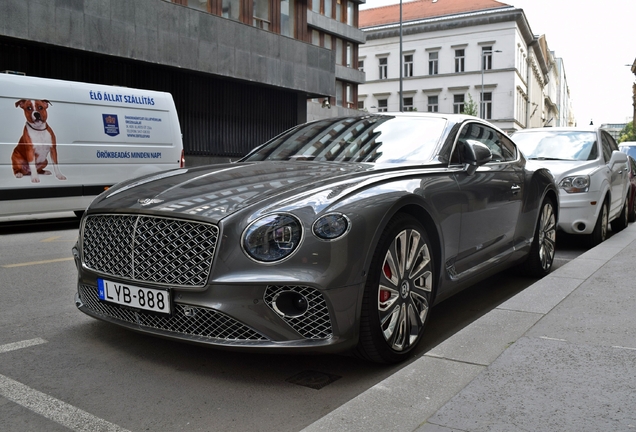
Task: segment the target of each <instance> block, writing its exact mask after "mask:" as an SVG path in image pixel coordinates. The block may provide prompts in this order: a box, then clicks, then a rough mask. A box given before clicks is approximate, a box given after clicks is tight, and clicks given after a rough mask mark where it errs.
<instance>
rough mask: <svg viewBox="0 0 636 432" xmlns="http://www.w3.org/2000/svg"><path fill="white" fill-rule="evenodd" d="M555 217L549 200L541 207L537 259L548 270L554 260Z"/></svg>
mask: <svg viewBox="0 0 636 432" xmlns="http://www.w3.org/2000/svg"><path fill="white" fill-rule="evenodd" d="M556 230H557V228H556V217H555V216H554V208H553V207H552V203H551V202H546V203H545V205H544V206H543V208H542V209H541V218H540V220H539V259H540V261H541V267H542V268H543V270H544V271H548V270H550V267H552V262H553V261H554V253H555V249H556V247H555V245H556Z"/></svg>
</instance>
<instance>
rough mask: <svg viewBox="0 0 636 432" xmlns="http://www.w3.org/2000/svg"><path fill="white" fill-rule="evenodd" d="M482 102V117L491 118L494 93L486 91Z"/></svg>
mask: <svg viewBox="0 0 636 432" xmlns="http://www.w3.org/2000/svg"><path fill="white" fill-rule="evenodd" d="M482 96H483V100H482V101H481V102H482V108H481V113H482V116H481V118H484V119H491V118H492V93H490V92H489V93H484V94H483V95H482Z"/></svg>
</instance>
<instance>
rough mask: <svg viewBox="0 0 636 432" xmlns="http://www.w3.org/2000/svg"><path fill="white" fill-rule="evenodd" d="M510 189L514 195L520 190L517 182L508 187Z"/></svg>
mask: <svg viewBox="0 0 636 432" xmlns="http://www.w3.org/2000/svg"><path fill="white" fill-rule="evenodd" d="M510 190H511V191H512V194H513V195H516V194H518V193H519V191H520V190H521V186H519V185H517V184H513V185H512V187H511V188H510Z"/></svg>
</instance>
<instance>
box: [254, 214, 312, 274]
mask: <svg viewBox="0 0 636 432" xmlns="http://www.w3.org/2000/svg"><path fill="white" fill-rule="evenodd" d="M301 238H302V225H301V223H300V221H299V220H298V219H297V218H296V217H295V216H293V215H290V214H287V213H280V214H271V215H267V216H264V217H262V218H260V219H257V220H255V221H254V222H252V223H251V224H250V225H249V226H248V227H247V228H246V229H245V231H244V232H243V241H242V245H243V250H244V251H245V253H246V254H247V255H248V256H249V257H250V258H252V259H254V260H256V261H261V262H274V261H279V260H282V259H285V258H287V257H289V256H290V255H291V254H292V253H293V252H294V251H295V250H296V248H298V245H299V244H300V240H301Z"/></svg>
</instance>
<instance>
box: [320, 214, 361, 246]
mask: <svg viewBox="0 0 636 432" xmlns="http://www.w3.org/2000/svg"><path fill="white" fill-rule="evenodd" d="M350 227H351V223H350V222H349V218H347V217H346V216H345V215H343V214H340V213H330V214H326V215H324V216H321V217H319V218H318V219H316V222H314V226H313V227H312V230H313V232H314V235H315V236H316V237H318V238H319V239H322V240H335V239H337V238H338V237H341V236H343V235H345V234H346V233H347V232H348V231H349V228H350Z"/></svg>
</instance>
